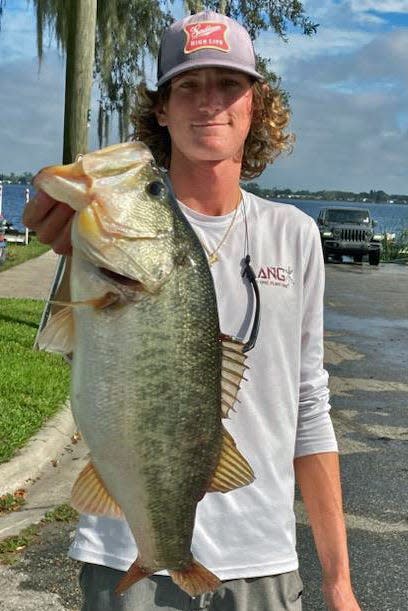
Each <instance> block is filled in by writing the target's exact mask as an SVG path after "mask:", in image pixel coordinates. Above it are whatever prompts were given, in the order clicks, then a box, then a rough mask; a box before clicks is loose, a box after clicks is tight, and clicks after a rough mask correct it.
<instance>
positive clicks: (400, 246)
mask: <svg viewBox="0 0 408 611" xmlns="http://www.w3.org/2000/svg"><path fill="white" fill-rule="evenodd" d="M387 235H388V234H387V232H385V233H384V239H383V243H382V244H383V251H382V254H381V260H382V261H388V262H391V261H396V262H398V261H401V262H402V261H408V229H403V230H402V231H400V232H399V233H397V234H396V236H395V238H394V239H392V240H390V239H388V238H387Z"/></svg>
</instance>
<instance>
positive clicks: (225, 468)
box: [207, 428, 255, 492]
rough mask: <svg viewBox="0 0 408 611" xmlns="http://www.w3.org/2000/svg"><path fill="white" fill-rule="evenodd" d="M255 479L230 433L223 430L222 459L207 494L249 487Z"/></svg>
mask: <svg viewBox="0 0 408 611" xmlns="http://www.w3.org/2000/svg"><path fill="white" fill-rule="evenodd" d="M254 479H255V475H254V472H253V471H252V468H251V466H250V465H249V463H248V462H247V460H246V459H245V458H244V457H243V456H242V454H241V453H240V452H239V450H238V448H237V446H236V444H235V441H234V439H233V438H232V436H231V435H230V433H228V431H227V430H226V429H225V428H223V431H222V445H221V453H220V459H219V462H218V465H217V468H216V470H215V473H214V475H213V478H212V480H211V483H210V485H209V487H208V490H207V492H229V491H230V490H235V489H236V488H241V487H243V486H248V485H249V484H251V483H252V482H253V481H254Z"/></svg>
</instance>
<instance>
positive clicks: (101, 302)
mask: <svg viewBox="0 0 408 611" xmlns="http://www.w3.org/2000/svg"><path fill="white" fill-rule="evenodd" d="M122 301H123V299H122V297H121V295H119V293H115V292H114V291H107V292H106V293H104V294H103V295H101V296H100V297H94V298H93V299H85V300H84V301H50V303H52V304H54V305H58V306H65V307H66V308H68V309H69V308H76V307H78V306H90V307H93V308H96V309H97V310H103V309H104V308H109V307H110V306H115V305H118V304H120V303H121V302H122Z"/></svg>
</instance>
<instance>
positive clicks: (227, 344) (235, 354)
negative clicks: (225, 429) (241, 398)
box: [220, 335, 248, 418]
mask: <svg viewBox="0 0 408 611" xmlns="http://www.w3.org/2000/svg"><path fill="white" fill-rule="evenodd" d="M220 339H221V343H222V370H221V416H222V418H228V415H229V411H230V410H231V409H232V410H233V411H234V404H235V402H236V401H237V394H238V391H239V389H240V386H241V382H242V380H245V378H244V371H245V370H246V369H248V367H247V366H246V365H245V359H246V356H245V353H244V352H243V348H244V344H243V343H242V342H240V341H238V340H236V339H234V338H232V337H229V336H227V335H221V338H220Z"/></svg>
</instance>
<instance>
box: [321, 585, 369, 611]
mask: <svg viewBox="0 0 408 611" xmlns="http://www.w3.org/2000/svg"><path fill="white" fill-rule="evenodd" d="M322 590H323V596H324V600H325V602H326V605H327V608H328V609H329V611H361V607H360V605H359V604H358V602H357V600H356V598H355V596H354V592H353V590H352V587H351V583H350V581H349V580H347V581H346V582H344V583H340V582H335V583H334V582H332V581H329V580H323V587H322Z"/></svg>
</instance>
